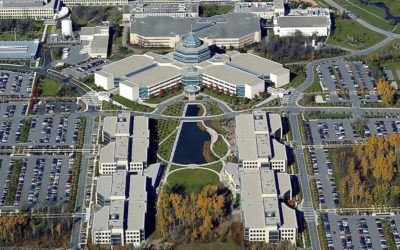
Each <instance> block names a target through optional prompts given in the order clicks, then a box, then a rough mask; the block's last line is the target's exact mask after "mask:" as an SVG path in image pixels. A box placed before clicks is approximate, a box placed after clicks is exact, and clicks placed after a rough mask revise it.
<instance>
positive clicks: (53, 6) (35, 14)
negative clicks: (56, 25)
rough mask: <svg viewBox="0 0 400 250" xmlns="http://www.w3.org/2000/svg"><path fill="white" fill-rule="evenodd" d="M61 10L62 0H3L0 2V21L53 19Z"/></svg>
mask: <svg viewBox="0 0 400 250" xmlns="http://www.w3.org/2000/svg"><path fill="white" fill-rule="evenodd" d="M59 10H61V1H60V0H51V1H43V0H2V1H0V19H26V18H33V19H36V20H43V19H53V17H54V14H55V13H57V12H58V11H59Z"/></svg>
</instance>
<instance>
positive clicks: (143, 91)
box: [139, 87, 149, 99]
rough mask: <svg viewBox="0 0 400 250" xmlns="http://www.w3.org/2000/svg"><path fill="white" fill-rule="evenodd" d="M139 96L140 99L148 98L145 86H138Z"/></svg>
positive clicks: (147, 90)
mask: <svg viewBox="0 0 400 250" xmlns="http://www.w3.org/2000/svg"><path fill="white" fill-rule="evenodd" d="M139 98H141V99H147V98H149V89H148V88H147V87H140V88H139Z"/></svg>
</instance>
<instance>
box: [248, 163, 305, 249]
mask: <svg viewBox="0 0 400 250" xmlns="http://www.w3.org/2000/svg"><path fill="white" fill-rule="evenodd" d="M240 180H241V186H242V190H241V192H240V194H241V195H240V197H241V216H242V221H243V224H244V239H245V240H248V241H263V242H267V243H275V242H278V241H281V240H287V241H290V242H291V243H293V244H296V238H297V232H298V225H297V217H296V211H295V210H294V209H293V208H291V207H289V206H288V205H287V204H286V203H285V201H287V199H291V198H292V195H293V194H292V185H291V181H290V175H288V174H287V173H276V172H275V171H273V170H270V169H267V168H260V169H258V170H248V171H246V172H245V173H243V174H241V176H240Z"/></svg>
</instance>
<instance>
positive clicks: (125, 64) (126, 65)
mask: <svg viewBox="0 0 400 250" xmlns="http://www.w3.org/2000/svg"><path fill="white" fill-rule="evenodd" d="M152 64H154V60H153V58H151V57H148V56H146V55H132V56H129V57H126V58H124V59H122V60H119V61H116V62H112V63H110V64H107V65H105V66H103V68H102V70H101V71H104V72H106V73H109V74H112V75H115V76H117V77H118V76H119V77H120V76H126V75H127V74H129V73H131V72H132V71H134V70H137V69H142V68H145V67H147V66H149V65H152Z"/></svg>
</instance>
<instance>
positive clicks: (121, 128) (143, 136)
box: [99, 113, 150, 174]
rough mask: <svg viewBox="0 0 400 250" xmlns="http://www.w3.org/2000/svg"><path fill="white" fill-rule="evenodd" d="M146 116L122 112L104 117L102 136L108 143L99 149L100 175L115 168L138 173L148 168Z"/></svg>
mask: <svg viewBox="0 0 400 250" xmlns="http://www.w3.org/2000/svg"><path fill="white" fill-rule="evenodd" d="M149 137H150V132H149V120H148V118H147V117H143V116H135V117H133V119H132V116H131V114H130V113H121V114H118V115H117V116H114V117H106V118H105V119H104V127H103V138H104V142H106V143H107V145H105V146H104V147H102V148H101V151H100V166H99V172H100V174H112V173H114V172H116V171H118V170H127V171H128V172H133V173H139V174H141V173H142V172H143V170H144V169H145V168H146V167H147V159H148V149H149Z"/></svg>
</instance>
